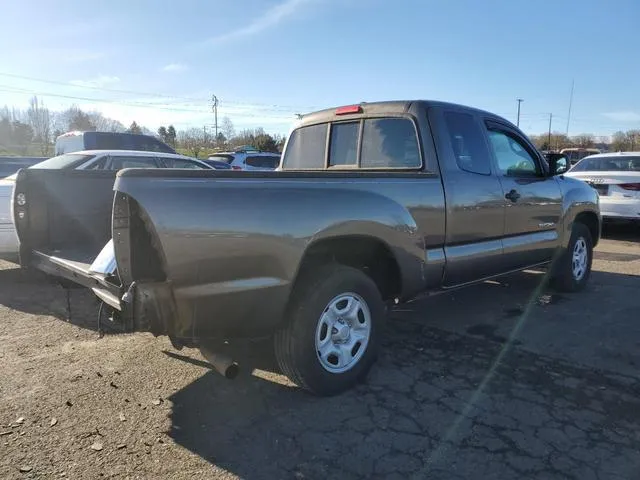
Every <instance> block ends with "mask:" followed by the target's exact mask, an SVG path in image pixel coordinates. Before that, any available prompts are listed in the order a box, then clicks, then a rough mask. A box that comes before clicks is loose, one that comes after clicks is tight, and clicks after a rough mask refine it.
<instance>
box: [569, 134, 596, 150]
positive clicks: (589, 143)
mask: <svg viewBox="0 0 640 480" xmlns="http://www.w3.org/2000/svg"><path fill="white" fill-rule="evenodd" d="M571 140H572V141H573V143H574V144H576V145H577V146H578V147H582V148H589V147H593V146H594V145H595V144H596V139H595V137H594V136H593V135H592V134H590V133H582V134H580V135H576V136H575V137H572V138H571Z"/></svg>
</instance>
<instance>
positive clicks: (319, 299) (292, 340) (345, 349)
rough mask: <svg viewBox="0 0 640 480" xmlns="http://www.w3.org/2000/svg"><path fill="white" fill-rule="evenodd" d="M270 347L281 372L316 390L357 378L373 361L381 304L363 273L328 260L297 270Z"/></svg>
mask: <svg viewBox="0 0 640 480" xmlns="http://www.w3.org/2000/svg"><path fill="white" fill-rule="evenodd" d="M288 312H289V313H288V318H287V321H286V323H285V324H284V326H283V327H282V328H281V329H280V330H279V331H278V332H277V333H276V336H275V352H276V358H277V360H278V364H279V366H280V368H281V369H282V371H283V373H284V374H285V375H287V377H289V378H290V379H291V381H293V382H294V383H296V384H297V385H299V386H300V387H302V388H304V389H306V390H309V391H310V392H312V393H314V394H316V395H334V394H337V393H340V392H342V391H344V390H347V389H348V388H350V387H352V386H353V385H354V384H356V383H358V382H359V381H360V380H362V379H363V378H364V376H365V375H366V374H367V373H368V371H369V369H370V368H371V366H372V365H373V363H374V361H375V358H376V354H377V349H378V343H379V339H380V335H381V329H382V328H383V323H384V317H385V306H384V302H383V300H382V296H381V295H380V292H379V290H378V288H377V286H376V284H375V283H374V282H373V280H371V278H369V277H368V276H367V275H366V274H364V273H363V272H361V271H360V270H357V269H355V268H351V267H346V266H343V265H329V266H324V267H320V268H318V269H317V270H316V271H313V272H311V271H308V272H305V273H303V274H302V275H301V278H300V280H299V281H298V283H297V285H296V287H295V290H294V293H293V298H292V303H291V305H290V308H289V311H288Z"/></svg>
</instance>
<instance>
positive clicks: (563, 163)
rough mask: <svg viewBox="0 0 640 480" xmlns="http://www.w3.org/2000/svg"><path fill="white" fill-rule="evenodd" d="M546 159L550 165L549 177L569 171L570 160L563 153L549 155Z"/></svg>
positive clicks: (546, 155)
mask: <svg viewBox="0 0 640 480" xmlns="http://www.w3.org/2000/svg"><path fill="white" fill-rule="evenodd" d="M545 158H546V159H547V163H548V164H549V175H560V174H562V173H565V172H566V171H567V170H568V169H569V168H568V165H569V160H568V159H567V157H565V156H564V155H563V154H562V153H547V154H545Z"/></svg>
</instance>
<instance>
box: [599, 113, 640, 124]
mask: <svg viewBox="0 0 640 480" xmlns="http://www.w3.org/2000/svg"><path fill="white" fill-rule="evenodd" d="M602 115H604V116H605V117H607V118H609V119H611V120H615V121H616V122H640V113H637V112H609V113H603V114H602Z"/></svg>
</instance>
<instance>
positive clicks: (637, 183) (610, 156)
mask: <svg viewBox="0 0 640 480" xmlns="http://www.w3.org/2000/svg"><path fill="white" fill-rule="evenodd" d="M566 175H567V176H568V177H572V178H577V179H580V180H583V181H585V182H587V183H588V184H589V185H591V186H592V187H593V188H594V189H596V191H597V192H598V195H599V196H600V210H601V212H602V217H603V218H605V219H612V220H613V219H616V220H633V221H635V222H640V152H619V153H601V154H598V155H590V156H588V157H585V158H583V159H582V160H580V161H579V162H578V163H577V164H576V165H574V166H573V167H572V168H571V170H569V171H568V172H567V174H566Z"/></svg>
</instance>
